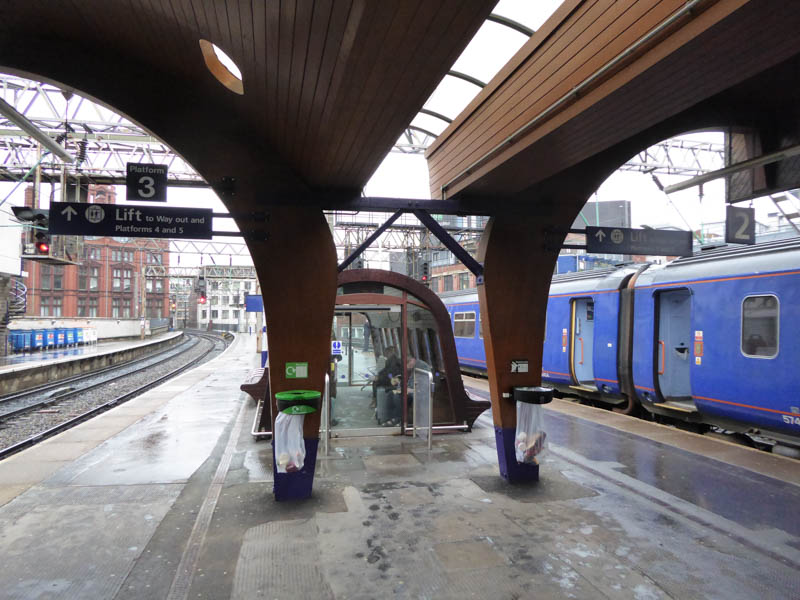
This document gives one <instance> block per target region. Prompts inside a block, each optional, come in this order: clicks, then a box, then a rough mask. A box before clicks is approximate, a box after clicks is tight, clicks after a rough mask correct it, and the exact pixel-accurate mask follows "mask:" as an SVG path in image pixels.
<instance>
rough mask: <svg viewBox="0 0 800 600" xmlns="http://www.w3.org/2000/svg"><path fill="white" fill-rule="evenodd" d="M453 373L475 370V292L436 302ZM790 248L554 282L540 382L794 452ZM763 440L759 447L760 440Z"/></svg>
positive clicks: (481, 367)
mask: <svg viewBox="0 0 800 600" xmlns="http://www.w3.org/2000/svg"><path fill="white" fill-rule="evenodd" d="M442 299H443V301H444V302H445V304H446V305H447V308H448V311H449V312H450V315H451V319H452V322H453V332H454V334H455V339H456V348H457V351H458V355H459V361H460V363H461V366H462V370H464V371H466V372H474V373H481V372H483V373H485V371H486V357H485V353H484V347H483V340H482V337H483V336H482V327H481V322H480V309H479V307H478V296H477V293H476V292H475V291H474V290H472V291H469V290H466V291H464V292H452V293H446V294H443V295H442ZM799 339H800V240H789V241H780V242H772V243H767V244H758V245H755V246H749V247H735V248H732V247H726V246H723V247H718V248H713V249H708V250H703V251H701V252H699V253H696V254H695V255H694V256H691V257H686V258H680V259H677V260H675V261H672V262H670V263H669V264H667V265H663V266H662V265H650V264H626V265H621V266H618V267H616V268H611V269H602V270H596V271H584V272H580V273H568V274H564V275H556V276H555V277H554V278H553V280H552V282H551V285H550V296H549V300H548V304H547V316H546V325H545V341H544V348H543V356H542V381H543V382H545V383H546V384H549V385H551V386H552V387H554V388H555V389H556V390H557V393H558V394H560V395H562V396H575V397H579V398H582V399H585V400H587V401H591V402H593V403H595V404H598V405H605V406H607V407H610V408H613V409H615V410H618V411H620V412H624V413H627V414H638V415H642V416H648V417H650V416H653V417H654V418H656V419H658V420H664V421H672V422H681V421H682V422H685V423H693V424H695V425H694V426H693V427H694V428H695V429H697V430H700V431H703V430H705V429H707V428H708V427H709V426H712V425H713V426H717V427H720V428H723V429H725V430H728V431H732V432H736V433H744V434H747V435H748V436H750V437H751V439H756V440H758V441H759V442H760V443H763V442H765V441H767V444H766V445H769V446H771V445H773V444H774V448H773V449H774V450H775V451H778V452H784V453H788V454H791V455H797V452H798V449H800V343H798V340H799ZM764 438H766V440H765V439H764Z"/></svg>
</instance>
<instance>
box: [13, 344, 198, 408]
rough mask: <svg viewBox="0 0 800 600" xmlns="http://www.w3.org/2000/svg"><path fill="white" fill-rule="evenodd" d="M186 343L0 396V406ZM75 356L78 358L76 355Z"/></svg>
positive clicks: (155, 355) (130, 363)
mask: <svg viewBox="0 0 800 600" xmlns="http://www.w3.org/2000/svg"><path fill="white" fill-rule="evenodd" d="M176 339H177V338H176ZM188 341H189V340H185V341H183V342H180V343H178V344H176V345H174V346H170V347H169V348H166V349H164V350H161V351H159V352H154V353H153V354H148V355H147V356H143V357H141V358H133V359H131V360H126V361H125V362H121V363H117V364H114V365H111V366H109V367H103V368H102V369H98V370H97V371H91V372H89V373H81V374H80V375H73V376H72V377H67V378H65V379H59V380H58V381H54V382H53V383H45V384H43V385H39V386H36V387H31V388H27V389H24V390H21V391H19V392H14V393H13V394H6V395H3V396H0V405H2V404H5V403H6V402H11V401H12V400H17V399H19V398H23V397H25V396H29V395H32V394H37V393H41V392H46V391H48V390H53V389H58V388H59V387H63V386H64V385H65V384H69V383H74V382H76V381H81V380H83V379H89V378H91V377H94V376H95V375H102V374H103V373H108V372H109V371H113V370H115V369H119V368H122V367H125V366H131V365H135V364H137V363H140V362H143V361H145V360H150V359H151V358H155V357H157V356H161V355H162V354H166V353H167V352H170V351H171V350H174V349H175V348H176V347H179V346H180V345H181V344H185V343H187V342H188ZM76 356H78V355H76ZM89 356H97V355H92V354H87V355H85V357H87V358H88V357H89ZM0 419H2V416H0Z"/></svg>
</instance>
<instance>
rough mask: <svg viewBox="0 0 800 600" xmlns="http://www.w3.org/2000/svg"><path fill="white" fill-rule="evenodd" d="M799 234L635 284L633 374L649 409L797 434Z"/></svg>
mask: <svg viewBox="0 0 800 600" xmlns="http://www.w3.org/2000/svg"><path fill="white" fill-rule="evenodd" d="M799 302H800V242H797V241H792V242H774V243H771V244H761V245H757V246H750V247H746V248H719V249H715V250H710V251H705V252H701V253H699V254H697V255H695V256H692V257H688V258H682V259H678V260H676V261H673V262H672V263H670V264H668V265H666V266H665V267H650V268H649V269H647V270H646V271H645V272H643V273H642V274H641V275H640V276H639V277H638V279H637V281H636V286H635V315H636V316H635V321H634V327H633V331H634V337H633V353H634V360H633V383H634V387H635V390H636V395H637V398H638V399H639V400H640V401H641V402H642V403H643V404H644V405H645V407H646V408H647V409H648V410H650V411H652V412H658V413H661V414H669V415H670V416H673V417H678V418H682V419H684V420H689V421H702V422H706V423H713V424H717V425H720V426H723V427H725V428H728V429H733V430H737V431H745V430H748V429H751V428H756V429H764V430H768V431H770V432H772V433H771V435H772V436H773V437H777V438H782V437H783V436H785V435H789V436H798V435H800V419H798V418H799V417H800V399H799V396H798V392H797V390H798V388H799V387H800V371H798V368H797V367H798V365H800V345H798V343H797V341H796V339H797V336H798V334H800V304H798V303H799Z"/></svg>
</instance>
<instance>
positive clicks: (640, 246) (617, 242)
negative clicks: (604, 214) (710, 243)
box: [586, 227, 692, 256]
mask: <svg viewBox="0 0 800 600" xmlns="http://www.w3.org/2000/svg"><path fill="white" fill-rule="evenodd" d="M586 251H587V252H590V253H596V254H652V255H656V256H691V254H692V233H691V232H690V231H665V230H663V229H629V228H626V227H586Z"/></svg>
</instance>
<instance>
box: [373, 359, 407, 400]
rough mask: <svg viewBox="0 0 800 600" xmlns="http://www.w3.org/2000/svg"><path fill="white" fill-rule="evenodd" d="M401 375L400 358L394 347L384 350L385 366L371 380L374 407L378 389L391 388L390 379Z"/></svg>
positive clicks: (401, 364)
mask: <svg viewBox="0 0 800 600" xmlns="http://www.w3.org/2000/svg"><path fill="white" fill-rule="evenodd" d="M402 373H403V363H402V362H400V357H399V356H397V350H395V349H394V346H389V347H388V348H386V364H385V365H384V366H383V368H382V369H381V370H380V371H378V373H377V375H375V377H373V378H372V404H370V406H371V407H375V405H376V403H377V400H378V388H379V387H391V385H392V377H397V376H398V375H401V374H402Z"/></svg>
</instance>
